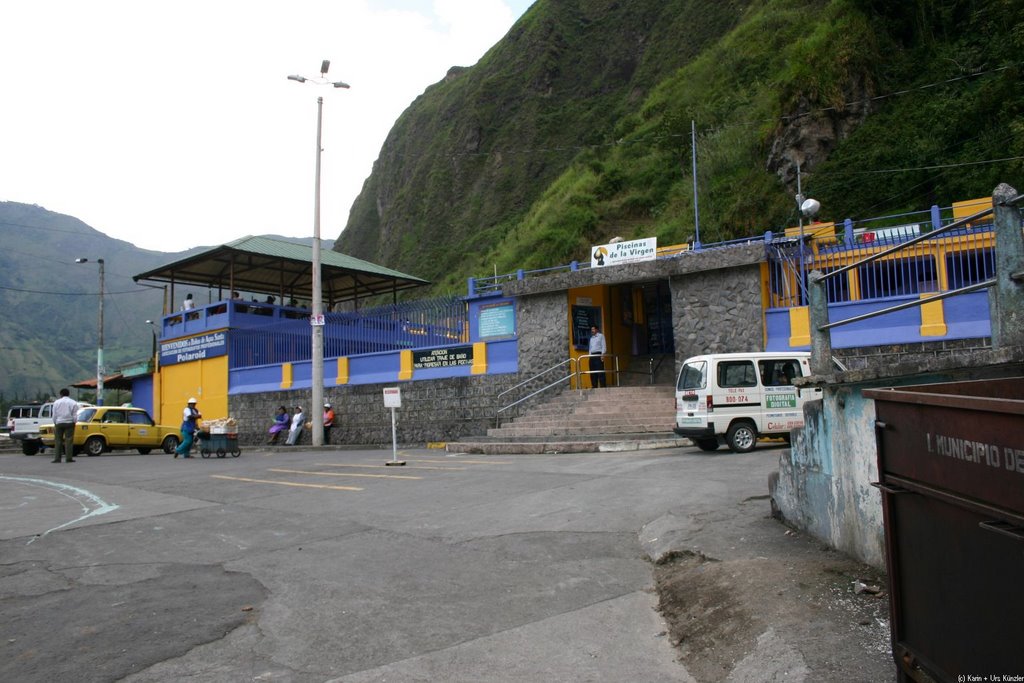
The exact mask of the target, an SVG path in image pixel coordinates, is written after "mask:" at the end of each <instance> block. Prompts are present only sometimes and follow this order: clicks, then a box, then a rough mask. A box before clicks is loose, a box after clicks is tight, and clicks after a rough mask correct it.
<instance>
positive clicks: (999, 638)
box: [864, 377, 1024, 681]
mask: <svg viewBox="0 0 1024 683" xmlns="http://www.w3.org/2000/svg"><path fill="white" fill-rule="evenodd" d="M864 395H865V396H866V397H868V398H872V399H874V400H875V411H876V416H877V422H876V430H877V439H878V473H879V479H880V481H879V482H878V484H877V486H878V487H879V488H880V489H881V491H882V510H883V516H884V522H885V542H886V563H887V565H888V571H889V591H890V617H891V620H892V649H893V657H894V659H895V660H896V665H897V671H898V674H897V676H898V679H899V680H900V681H911V680H913V681H930V680H936V681H964V680H989V681H992V680H1000V681H1002V680H1024V679H1022V678H1017V676H1021V675H1024V618H1022V615H1024V585H1022V581H1024V378H1019V377H1018V378H1011V379H998V380H986V381H971V382H953V383H948V384H929V385H920V386H909V387H900V388H896V389H871V390H865V391H864ZM972 676H974V677H975V678H971V677H972Z"/></svg>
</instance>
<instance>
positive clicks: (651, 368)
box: [622, 354, 668, 384]
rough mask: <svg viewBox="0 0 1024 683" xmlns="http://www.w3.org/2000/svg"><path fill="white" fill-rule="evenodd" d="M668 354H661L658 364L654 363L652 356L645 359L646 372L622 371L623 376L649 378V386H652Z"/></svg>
mask: <svg viewBox="0 0 1024 683" xmlns="http://www.w3.org/2000/svg"><path fill="white" fill-rule="evenodd" d="M667 357H668V354H661V355H660V356H659V357H658V363H657V364H655V363H654V356H648V357H647V370H628V369H627V370H623V371H622V374H624V375H647V377H649V378H650V381H651V384H654V377H655V375H657V374H658V370H659V369H660V368H661V364H662V363H664V362H665V359H666V358H667Z"/></svg>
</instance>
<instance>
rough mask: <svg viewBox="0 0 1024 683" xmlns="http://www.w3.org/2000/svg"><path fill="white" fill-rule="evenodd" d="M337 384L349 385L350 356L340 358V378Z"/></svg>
mask: <svg viewBox="0 0 1024 683" xmlns="http://www.w3.org/2000/svg"><path fill="white" fill-rule="evenodd" d="M335 382H336V383H338V384H348V356H341V357H340V358H338V378H337V379H336V380H335Z"/></svg>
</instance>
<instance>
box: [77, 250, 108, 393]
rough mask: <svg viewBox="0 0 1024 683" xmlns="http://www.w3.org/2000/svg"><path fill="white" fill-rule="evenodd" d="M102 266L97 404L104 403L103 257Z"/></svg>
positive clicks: (79, 259)
mask: <svg viewBox="0 0 1024 683" xmlns="http://www.w3.org/2000/svg"><path fill="white" fill-rule="evenodd" d="M88 262H89V259H87V258H76V259H75V263H88ZM96 263H98V264H99V266H100V316H99V329H100V333H99V345H98V346H97V347H96V405H98V406H101V405H103V259H96Z"/></svg>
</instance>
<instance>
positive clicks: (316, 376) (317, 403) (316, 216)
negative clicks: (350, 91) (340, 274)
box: [288, 59, 349, 446]
mask: <svg viewBox="0 0 1024 683" xmlns="http://www.w3.org/2000/svg"><path fill="white" fill-rule="evenodd" d="M330 66H331V62H330V61H329V60H326V59H325V60H323V62H321V64H320V78H319V79H310V78H306V77H305V76H295V75H293V76H289V77H288V80H291V81H298V82H299V83H306V82H307V81H308V82H312V83H315V84H317V85H331V86H333V87H335V88H346V89H347V88H348V87H349V85H348V83H343V82H342V81H334V82H331V81H328V80H327V78H326V74H327V70H328V68H330ZM323 117H324V98H323V97H317V98H316V174H315V176H314V181H313V184H314V193H313V300H312V301H311V302H310V304H311V309H312V310H311V313H312V315H311V316H310V325H311V326H312V330H311V332H312V338H313V345H312V346H313V348H312V354H313V358H312V377H311V385H312V387H311V389H312V392H311V393H312V397H311V400H312V402H313V405H312V407H311V408H310V410H311V411H312V414H313V433H312V435H311V436H312V442H313V445H314V446H323V445H324V325H323V283H322V281H321V277H320V261H321V257H320V159H321V155H322V153H323V146H322V144H321V143H322V137H323Z"/></svg>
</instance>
